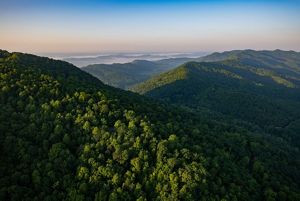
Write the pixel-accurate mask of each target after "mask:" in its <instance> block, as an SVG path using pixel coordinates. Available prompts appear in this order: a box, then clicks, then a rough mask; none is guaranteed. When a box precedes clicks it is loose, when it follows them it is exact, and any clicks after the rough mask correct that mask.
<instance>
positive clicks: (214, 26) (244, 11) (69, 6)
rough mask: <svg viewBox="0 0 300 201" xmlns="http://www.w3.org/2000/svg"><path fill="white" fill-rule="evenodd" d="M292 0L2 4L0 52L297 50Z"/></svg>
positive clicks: (298, 6) (299, 5)
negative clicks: (1, 50)
mask: <svg viewBox="0 0 300 201" xmlns="http://www.w3.org/2000/svg"><path fill="white" fill-rule="evenodd" d="M299 10H300V2H299V1H290V0H286V1H283V0H267V1H257V0H254V1H251V2H247V1H241V0H230V1H224V0H213V1H208V0H205V1H195V0H187V1H183V0H173V1H172V0H165V1H157V0H155V1H148V0H147V1H143V2H139V1H135V0H112V1H105V0H100V1H81V0H79V1H69V0H68V1H58V0H54V1H42V2H41V1H36V0H32V1H25V0H11V1H7V2H0V24H1V29H0V49H6V50H9V51H21V52H29V53H35V54H40V55H47V54H48V55H50V54H69V55H78V54H90V53H94V54H99V53H105V52H106V53H108V52H110V53H119V52H123V53H124V52H129V53H130V52H145V53H147V52H165V53H166V52H179V53H181V52H188V53H191V52H215V51H217V52H220V51H227V50H235V49H254V50H274V49H282V50H294V51H299V50H300V37H299V35H300V22H299V20H298V19H300V13H299V12H298V11H299Z"/></svg>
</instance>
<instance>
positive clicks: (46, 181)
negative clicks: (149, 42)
mask: <svg viewBox="0 0 300 201" xmlns="http://www.w3.org/2000/svg"><path fill="white" fill-rule="evenodd" d="M0 76H1V77H0V110H1V113H0V143H1V144H0V145H1V146H0V200H88V201H89V200H203V201H204V200H291V201H295V200H300V192H299V189H300V186H299V180H300V173H299V149H298V148H296V147H294V146H293V145H291V144H289V143H288V141H287V140H285V139H282V138H280V137H274V136H273V137H271V136H268V135H267V134H265V133H262V132H260V133H259V132H250V131H249V130H248V129H245V128H243V127H241V126H236V125H232V124H227V123H225V122H218V121H213V120H208V119H207V118H206V117H202V116H201V115H199V114H197V113H194V112H187V111H184V110H181V109H175V108H173V107H170V106H167V105H164V104H162V103H157V102H155V101H151V100H148V99H147V98H143V97H141V96H138V95H135V94H133V93H130V92H124V91H121V90H117V89H114V88H110V87H108V86H105V85H103V84H102V83H101V82H100V81H98V80H97V79H95V78H94V77H92V76H89V75H88V74H86V73H84V72H82V71H80V70H79V69H77V68H76V67H74V66H72V65H70V64H68V63H66V62H61V61H55V60H50V59H47V58H40V57H36V56H33V55H27V54H21V53H8V52H5V51H0ZM290 126H291V127H293V129H297V126H296V125H290Z"/></svg>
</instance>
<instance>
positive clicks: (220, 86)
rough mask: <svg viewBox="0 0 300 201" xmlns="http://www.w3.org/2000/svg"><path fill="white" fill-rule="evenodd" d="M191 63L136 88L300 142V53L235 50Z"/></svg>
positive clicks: (143, 92) (142, 92)
mask: <svg viewBox="0 0 300 201" xmlns="http://www.w3.org/2000/svg"><path fill="white" fill-rule="evenodd" d="M205 59H207V60H219V59H225V60H223V61H220V62H190V63H186V64H184V65H182V66H180V67H178V68H176V69H174V70H171V71H169V72H166V73H163V74H161V75H159V76H156V77H154V78H152V79H150V80H148V81H146V82H144V83H142V84H140V85H137V86H136V87H135V88H133V90H134V91H137V92H139V93H141V94H145V95H147V96H151V97H154V98H158V99H162V100H166V101H167V102H171V103H175V104H179V105H181V106H187V107H188V108H190V109H193V110H201V109H203V108H206V109H207V108H208V109H209V110H211V111H213V112H217V113H219V114H223V115H227V116H229V117H233V118H236V119H241V120H244V121H247V122H250V123H253V124H255V125H257V126H259V127H260V128H263V129H264V130H265V131H266V132H268V133H273V134H276V135H280V136H282V137H284V138H287V139H289V140H291V141H293V142H295V143H297V145H300V137H299V135H298V133H299V132H300V126H299V125H300V89H299V87H300V53H297V52H285V51H279V50H276V51H260V52H257V51H252V50H246V51H232V52H225V53H223V54H213V55H210V56H207V57H206V58H205Z"/></svg>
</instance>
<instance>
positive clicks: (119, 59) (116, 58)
mask: <svg viewBox="0 0 300 201" xmlns="http://www.w3.org/2000/svg"><path fill="white" fill-rule="evenodd" d="M207 54H208V53H205V52H195V53H108V54H100V55H97V56H88V55H84V56H69V57H64V58H63V60H64V61H67V62H70V63H72V64H74V65H75V66H78V67H83V66H87V65H90V64H114V63H129V62H132V61H134V60H148V61H155V60H161V59H169V58H184V57H189V58H196V57H199V56H203V55H207Z"/></svg>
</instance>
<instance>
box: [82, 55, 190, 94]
mask: <svg viewBox="0 0 300 201" xmlns="http://www.w3.org/2000/svg"><path fill="white" fill-rule="evenodd" d="M190 60H191V58H171V59H163V60H158V61H147V60H135V61H133V62H130V63H125V64H120V63H115V64H93V65H88V66H86V67H83V68H81V69H82V70H84V71H86V72H88V73H90V74H91V75H93V76H95V77H97V78H98V79H99V80H101V81H102V82H104V83H105V84H108V85H110V86H114V87H118V88H121V89H129V88H130V87H132V86H133V85H136V84H138V83H140V82H143V81H145V80H147V79H149V78H150V77H152V76H153V75H157V74H159V73H162V72H165V71H168V70H170V69H172V68H175V67H176V66H178V65H180V64H183V63H185V62H187V61H190Z"/></svg>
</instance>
